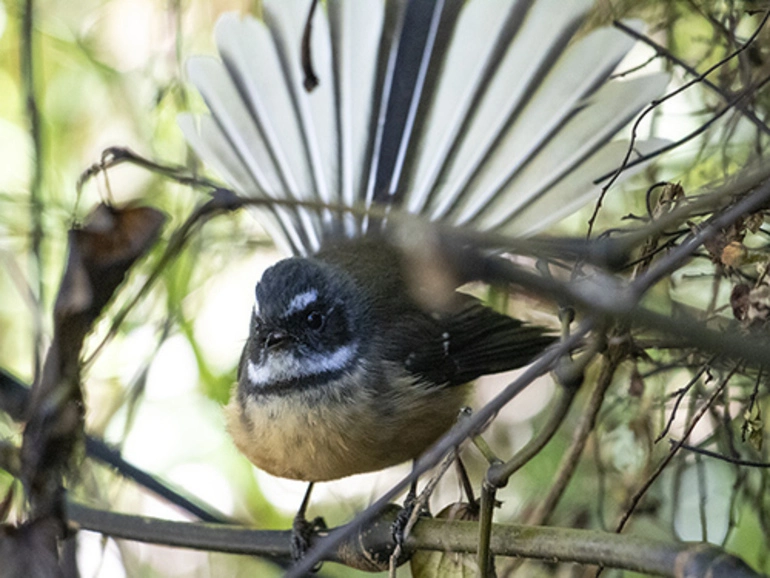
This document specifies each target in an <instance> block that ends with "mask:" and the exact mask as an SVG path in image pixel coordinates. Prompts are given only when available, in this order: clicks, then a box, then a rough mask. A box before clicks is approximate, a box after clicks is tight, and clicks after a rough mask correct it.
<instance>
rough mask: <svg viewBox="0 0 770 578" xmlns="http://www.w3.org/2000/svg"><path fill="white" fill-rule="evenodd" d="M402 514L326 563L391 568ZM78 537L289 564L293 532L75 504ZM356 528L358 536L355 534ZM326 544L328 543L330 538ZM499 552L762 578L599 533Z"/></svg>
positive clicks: (382, 521) (555, 537)
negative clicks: (85, 534) (86, 534)
mask: <svg viewBox="0 0 770 578" xmlns="http://www.w3.org/2000/svg"><path fill="white" fill-rule="evenodd" d="M399 510H400V508H399V507H398V506H395V505H393V504H389V505H388V506H387V507H386V508H384V509H383V512H382V514H381V515H380V516H378V517H376V518H373V520H372V522H373V523H372V524H371V525H370V526H367V527H366V528H365V529H362V527H361V526H360V524H355V525H354V526H353V525H347V526H341V527H339V528H335V529H333V530H330V531H329V535H330V536H340V535H345V536H346V539H345V540H336V547H335V548H333V549H327V551H326V552H325V553H324V556H323V559H324V560H326V561H333V562H340V563H343V564H346V565H348V566H351V567H353V568H358V569H361V570H367V571H378V570H383V569H386V568H387V557H385V554H386V553H387V552H389V551H391V550H392V549H393V542H392V532H391V525H392V523H393V521H394V520H395V517H396V516H397V514H398V512H399ZM67 513H68V516H69V519H70V521H71V524H72V528H73V529H74V530H91V531H94V532H99V533H102V534H105V535H109V536H112V537H114V538H123V539H128V540H137V541H141V542H148V543H154V544H164V545H167V546H176V547H183V548H194V549H199V550H207V551H212V550H213V551H219V552H229V553H233V554H251V555H258V556H270V557H274V558H277V559H288V558H289V557H290V555H291V547H290V544H291V531H289V530H286V531H275V530H252V529H249V528H244V527H237V526H221V525H216V524H204V523H194V524H193V523H185V522H170V521H166V520H159V519H157V518H149V517H139V516H128V515H125V514H115V513H112V512H104V511H101V510H95V509H91V508H88V507H86V506H83V505H80V504H76V503H72V502H70V503H69V504H68V508H67ZM351 527H353V531H350V528H351ZM319 541H324V542H327V543H328V541H329V539H328V538H320V539H319ZM477 543H478V524H477V523H476V522H468V521H448V520H446V519H441V520H432V519H426V518H422V519H420V520H419V522H418V523H417V524H416V525H415V527H414V529H413V531H412V532H411V533H410V535H409V537H408V538H407V540H406V547H407V549H408V550H410V551H415V550H434V551H447V550H449V551H452V552H467V553H472V552H475V551H476V547H477ZM491 548H492V553H493V554H494V555H496V556H521V557H526V558H535V559H540V560H548V561H557V562H576V563H580V564H602V565H604V566H607V567H612V568H619V569H625V570H631V571H635V572H642V573H646V574H655V575H659V576H669V577H671V578H681V577H685V576H707V575H711V576H730V577H731V578H757V577H759V576H760V575H759V574H757V573H756V572H754V571H753V570H752V569H751V568H749V567H748V566H747V565H746V564H745V563H744V562H743V561H742V560H740V559H739V558H736V557H734V556H731V555H730V554H727V553H726V552H725V551H724V550H722V549H721V548H718V547H716V546H711V545H708V544H701V543H697V544H693V543H677V542H673V541H670V540H653V539H649V538H642V537H638V536H627V535H618V534H612V533H606V532H597V531H593V530H575V529H568V528H550V527H535V526H522V525H502V524H495V525H494V527H493V531H492V541H491Z"/></svg>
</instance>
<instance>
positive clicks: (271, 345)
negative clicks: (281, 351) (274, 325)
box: [262, 329, 291, 349]
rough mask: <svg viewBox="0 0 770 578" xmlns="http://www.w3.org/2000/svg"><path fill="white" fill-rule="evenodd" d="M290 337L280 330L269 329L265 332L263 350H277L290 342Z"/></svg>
mask: <svg viewBox="0 0 770 578" xmlns="http://www.w3.org/2000/svg"><path fill="white" fill-rule="evenodd" d="M290 337H291V336H290V335H289V334H288V333H287V332H286V331H283V330H281V329H270V330H268V331H266V332H265V334H264V336H263V339H262V344H263V346H264V348H265V349H278V348H280V347H282V346H284V345H286V343H287V342H288V341H289V340H290Z"/></svg>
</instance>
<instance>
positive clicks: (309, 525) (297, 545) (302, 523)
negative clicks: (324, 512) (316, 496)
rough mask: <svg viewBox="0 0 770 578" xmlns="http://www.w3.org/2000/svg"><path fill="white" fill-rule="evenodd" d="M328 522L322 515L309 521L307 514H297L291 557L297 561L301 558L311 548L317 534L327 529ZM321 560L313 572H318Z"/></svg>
mask: <svg viewBox="0 0 770 578" xmlns="http://www.w3.org/2000/svg"><path fill="white" fill-rule="evenodd" d="M326 529H327V526H326V522H325V521H324V519H323V518H322V517H320V516H318V517H317V518H314V519H313V521H312V522H311V521H309V520H308V519H307V518H305V516H301V515H297V516H296V517H295V518H294V522H293V523H292V525H291V557H292V560H294V561H295V562H296V561H297V560H299V559H301V558H302V557H303V556H304V555H305V554H306V553H307V551H308V550H309V549H310V546H311V540H312V538H313V536H314V535H315V534H317V533H318V532H320V531H322V530H326ZM321 564H322V563H321V562H318V564H316V565H315V566H314V567H313V572H318V570H320V568H321Z"/></svg>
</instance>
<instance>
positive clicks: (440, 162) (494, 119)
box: [180, 0, 668, 254]
mask: <svg viewBox="0 0 770 578" xmlns="http://www.w3.org/2000/svg"><path fill="white" fill-rule="evenodd" d="M590 4H591V2H590V0H571V1H570V2H563V0H469V1H467V2H466V1H462V0H393V1H389V2H385V1H384V0H328V2H325V3H320V4H319V6H318V10H317V11H316V15H315V17H314V19H313V21H312V22H313V29H312V36H311V39H312V40H311V45H310V54H311V58H312V63H313V66H314V69H315V72H316V74H317V76H318V78H319V79H320V84H319V85H318V87H316V88H315V90H313V91H311V92H308V91H307V90H305V88H304V86H303V71H302V67H301V56H300V46H301V38H302V33H303V26H304V21H305V17H306V15H307V10H308V8H309V5H310V0H265V2H264V9H265V18H264V20H256V19H254V18H251V17H245V18H240V17H238V16H236V15H233V14H228V15H225V16H223V17H222V18H221V19H220V21H219V22H218V24H217V27H216V39H217V45H218V48H219V55H220V59H215V58H210V57H209V58H207V57H195V58H192V59H191V60H190V62H189V64H188V73H189V77H190V80H191V81H192V83H193V84H194V85H195V86H196V87H197V88H198V90H199V92H200V93H201V95H202V96H203V98H204V100H205V101H206V104H207V105H208V108H209V110H210V113H211V114H210V115H209V116H207V115H204V116H201V117H193V116H190V115H185V116H183V117H182V118H181V119H180V126H181V127H182V130H183V132H184V133H185V136H186V137H187V139H188V141H189V142H190V144H191V145H192V147H193V148H194V149H195V151H196V152H197V153H198V155H199V156H200V157H201V158H202V159H203V160H204V161H205V162H207V163H209V164H210V165H211V167H212V168H214V169H215V170H217V171H218V172H219V173H220V174H221V176H222V177H223V178H225V179H226V180H227V181H228V182H229V183H230V185H231V186H232V187H233V188H235V189H236V190H237V191H238V192H240V193H242V194H247V195H251V196H260V197H264V198H267V199H276V200H282V201H299V202H302V203H305V204H304V205H302V206H292V205H286V204H281V205H277V204H276V205H274V206H272V207H263V208H261V209H260V212H261V213H262V217H263V220H264V223H265V225H266V227H267V228H268V232H270V233H271V234H272V235H273V236H274V238H275V239H276V241H277V242H278V243H279V244H281V245H282V246H283V247H284V248H286V249H287V250H289V251H291V252H294V253H297V254H309V253H313V252H315V251H317V250H318V248H319V247H320V245H321V243H322V242H323V241H324V239H325V238H326V237H327V236H330V235H335V236H339V235H340V234H342V235H344V236H347V237H355V236H359V235H364V234H366V233H367V232H369V231H371V230H374V229H376V228H377V227H378V226H380V225H381V224H382V223H383V222H384V220H385V219H384V218H383V213H382V210H380V211H378V212H377V215H378V216H377V218H373V217H369V216H367V215H366V211H367V210H370V209H371V208H372V206H373V205H375V204H384V206H386V207H397V208H399V209H401V210H405V211H408V212H410V213H414V214H418V215H423V216H425V217H427V218H428V219H430V220H442V221H443V222H445V223H449V224H457V225H468V226H472V227H474V228H477V229H479V230H498V231H502V232H514V233H519V234H529V233H533V232H535V231H536V230H538V229H541V228H543V227H545V226H547V225H548V224H550V223H552V222H554V221H555V220H557V219H560V218H562V217H564V216H566V215H567V214H569V213H570V212H571V211H573V210H574V209H575V208H576V207H577V206H579V205H581V204H582V203H584V202H586V200H587V199H588V198H590V197H591V196H592V195H595V194H596V192H597V180H598V179H601V178H602V177H605V178H606V175H607V174H608V173H611V171H612V170H613V169H615V168H616V167H617V166H618V165H619V164H620V162H621V160H622V158H623V156H624V154H625V151H626V149H627V146H628V145H627V144H626V143H623V142H617V141H613V137H614V136H615V135H616V134H617V133H618V131H619V130H620V129H621V128H623V127H624V126H625V125H626V124H627V123H628V122H629V121H630V120H631V119H632V118H633V117H634V116H635V115H636V114H638V112H639V111H640V110H641V109H642V108H643V107H644V106H645V105H646V104H648V103H649V102H650V101H651V100H653V99H654V98H655V97H656V96H658V95H659V94H660V93H661V92H662V91H663V89H664V87H665V85H666V83H667V81H668V78H667V77H666V76H665V75H661V74H653V75H648V76H645V77H641V78H636V79H633V80H627V81H620V80H612V81H609V82H608V78H609V76H610V74H611V73H612V72H613V71H614V70H615V68H616V67H617V65H618V63H619V62H620V61H621V59H622V58H623V57H624V56H625V54H626V53H627V52H628V51H629V49H630V48H631V46H632V41H631V40H630V39H629V38H628V37H627V36H625V35H624V34H623V33H622V32H620V31H618V30H615V29H608V28H603V29H598V30H595V31H593V32H591V33H589V34H586V35H584V36H582V37H581V38H580V39H579V40H577V41H576V40H574V38H573V37H574V35H575V33H576V31H577V30H578V28H579V27H580V25H581V23H582V21H583V18H584V17H585V15H586V12H587V11H588V9H589V8H590ZM634 25H636V26H638V24H634ZM655 144H656V143H637V146H636V150H637V151H643V152H644V151H647V150H650V149H652V148H654V147H655ZM338 206H345V207H356V208H358V212H357V213H352V214H351V213H346V214H343V215H340V214H338V213H335V212H334V211H332V210H330V209H326V208H324V207H338Z"/></svg>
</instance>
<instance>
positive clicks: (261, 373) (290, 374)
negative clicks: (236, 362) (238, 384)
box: [246, 343, 358, 387]
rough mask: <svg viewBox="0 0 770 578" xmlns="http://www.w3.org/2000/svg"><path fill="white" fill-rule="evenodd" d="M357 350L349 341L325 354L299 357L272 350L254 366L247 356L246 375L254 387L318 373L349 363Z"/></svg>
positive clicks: (340, 367) (339, 367) (338, 368)
mask: <svg viewBox="0 0 770 578" xmlns="http://www.w3.org/2000/svg"><path fill="white" fill-rule="evenodd" d="M357 350H358V344H357V343H352V344H350V345H345V346H343V347H340V348H338V349H336V350H334V351H333V352H331V353H328V354H321V353H314V354H313V355H308V356H305V357H302V358H300V359H297V358H296V357H295V356H294V354H293V353H290V352H280V353H272V354H270V355H269V356H268V358H267V360H266V361H265V363H264V364H263V365H257V364H256V363H254V361H253V360H251V359H249V361H248V363H247V364H246V375H247V376H248V378H249V382H250V383H251V385H253V386H254V387H264V386H267V385H270V384H272V383H278V382H282V381H290V380H292V379H301V378H303V377H311V376H314V375H321V374H323V373H327V372H331V371H337V370H340V369H344V368H345V367H346V366H348V365H349V364H350V362H351V361H352V359H353V357H354V356H355V354H356V351H357Z"/></svg>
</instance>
